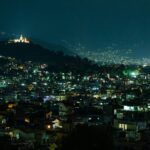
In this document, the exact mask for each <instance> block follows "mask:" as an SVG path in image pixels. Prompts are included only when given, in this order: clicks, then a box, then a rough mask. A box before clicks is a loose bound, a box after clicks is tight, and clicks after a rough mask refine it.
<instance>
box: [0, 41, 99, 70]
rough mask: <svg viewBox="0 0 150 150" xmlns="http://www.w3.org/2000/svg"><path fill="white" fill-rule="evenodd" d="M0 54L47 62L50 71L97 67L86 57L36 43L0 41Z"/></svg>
mask: <svg viewBox="0 0 150 150" xmlns="http://www.w3.org/2000/svg"><path fill="white" fill-rule="evenodd" d="M0 55H3V56H11V57H15V58H17V59H18V60H22V61H33V62H38V63H48V64H49V70H50V71H75V72H91V71H94V70H97V69H98V66H97V65H95V64H93V63H92V62H91V61H89V60H88V59H86V58H85V59H81V58H80V57H79V56H69V55H64V53H63V52H61V51H50V50H48V49H46V48H43V47H41V46H40V45H37V44H33V43H31V44H24V43H8V42H6V41H1V42H0Z"/></svg>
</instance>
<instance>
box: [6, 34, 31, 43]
mask: <svg viewBox="0 0 150 150" xmlns="http://www.w3.org/2000/svg"><path fill="white" fill-rule="evenodd" d="M8 43H26V44H29V43H30V41H29V40H28V39H27V38H26V37H24V36H23V35H22V34H21V35H20V38H19V39H13V40H9V42H8Z"/></svg>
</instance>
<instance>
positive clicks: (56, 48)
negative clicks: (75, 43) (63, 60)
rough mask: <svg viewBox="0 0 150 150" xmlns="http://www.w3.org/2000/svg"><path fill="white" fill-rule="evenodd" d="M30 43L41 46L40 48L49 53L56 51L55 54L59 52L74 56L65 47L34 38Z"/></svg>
mask: <svg viewBox="0 0 150 150" xmlns="http://www.w3.org/2000/svg"><path fill="white" fill-rule="evenodd" d="M31 41H32V42H33V43H35V44H39V45H41V46H42V47H44V48H46V49H49V50H50V51H56V52H57V51H61V52H63V53H64V54H67V55H75V53H74V52H73V51H71V50H69V49H68V48H66V47H65V46H63V45H60V44H53V43H48V42H45V41H43V40H40V39H35V38H33V39H31Z"/></svg>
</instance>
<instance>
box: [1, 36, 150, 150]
mask: <svg viewBox="0 0 150 150" xmlns="http://www.w3.org/2000/svg"><path fill="white" fill-rule="evenodd" d="M23 39H24V38H23V37H22V36H21V37H20V40H19V39H18V40H17V42H19V43H20V44H29V42H27V43H26V42H25V40H23ZM26 40H27V39H26ZM14 42H16V39H15V40H11V42H10V41H9V42H8V44H11V43H14ZM68 63H69V62H68ZM0 70H1V71H0V138H1V145H2V147H3V149H13V148H15V149H20V150H22V149H50V150H54V149H81V148H87V149H90V148H92V147H93V146H92V145H94V144H95V149H98V148H100V147H104V148H106V149H107V148H109V149H135V150H138V149H142V148H145V149H149V148H150V147H149V142H150V141H149V139H148V138H147V137H148V136H149V133H150V117H149V116H150V98H149V97H150V94H149V90H150V86H149V83H150V67H149V66H140V65H119V64H118V65H117V64H112V65H110V64H108V65H103V66H99V69H98V70H97V72H96V73H91V72H90V73H87V72H86V73H85V72H84V70H83V72H80V73H77V72H76V73H75V72H71V70H68V71H67V72H52V71H50V70H49V67H48V64H46V63H37V62H32V61H21V60H17V59H16V58H14V57H6V56H1V57H0ZM95 129H96V132H98V131H99V133H98V135H95V134H96V133H95V131H94V130H95ZM76 130H77V131H76ZM84 130H85V131H84ZM89 130H91V131H92V132H91V133H90V134H91V137H92V138H94V139H95V138H96V137H95V136H99V137H98V138H99V139H101V141H103V140H104V141H103V142H101V143H99V142H98V143H97V141H96V139H95V141H91V145H90V146H89V147H87V145H85V144H84V142H85V141H86V132H87V133H89ZM75 131H76V132H77V133H76V134H79V135H78V136H77V137H75V135H72V134H74V132H75ZM78 132H79V133H78ZM82 132H83V133H82ZM80 134H81V135H82V134H83V135H82V136H83V137H82V138H85V139H82V138H80ZM92 134H93V135H92ZM71 136H72V137H71ZM67 137H70V140H71V139H72V140H73V142H74V144H75V145H74V144H73V143H72V144H71V143H69V141H68V140H67ZM75 138H77V139H78V138H79V139H80V141H81V143H82V144H79V143H78V140H77V139H75ZM70 142H71V141H70ZM108 142H109V145H107V143H108ZM62 143H67V144H66V145H65V144H62ZM137 143H138V144H137Z"/></svg>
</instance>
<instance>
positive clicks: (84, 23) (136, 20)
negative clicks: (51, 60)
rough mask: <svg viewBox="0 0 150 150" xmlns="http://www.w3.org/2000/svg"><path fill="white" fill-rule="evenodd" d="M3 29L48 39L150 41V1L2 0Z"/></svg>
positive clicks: (92, 45)
mask: <svg viewBox="0 0 150 150" xmlns="http://www.w3.org/2000/svg"><path fill="white" fill-rule="evenodd" d="M0 31H5V32H6V33H10V34H12V33H15V34H20V33H23V34H25V35H27V36H30V37H34V38H39V39H42V40H45V41H48V42H51V43H53V42H55V43H59V42H60V41H61V40H66V41H68V42H71V43H78V42H80V43H82V44H83V45H86V46H88V47H90V48H98V47H100V46H101V44H102V43H107V44H108V45H109V44H110V43H117V42H120V41H125V42H127V43H129V44H134V43H140V42H141V43H142V42H143V43H145V44H149V43H150V0H0Z"/></svg>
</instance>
